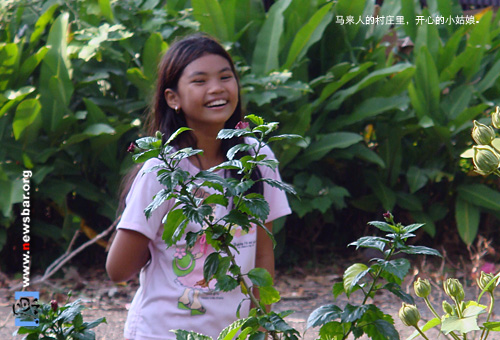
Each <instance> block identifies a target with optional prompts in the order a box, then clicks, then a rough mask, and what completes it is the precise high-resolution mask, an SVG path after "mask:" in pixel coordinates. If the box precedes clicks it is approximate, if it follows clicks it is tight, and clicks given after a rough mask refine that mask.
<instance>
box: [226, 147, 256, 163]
mask: <svg viewBox="0 0 500 340" xmlns="http://www.w3.org/2000/svg"><path fill="white" fill-rule="evenodd" d="M255 146H256V144H251V145H250V144H237V145H235V146H233V147H232V148H231V149H229V150H228V151H227V153H226V156H227V159H228V160H232V159H233V158H234V156H235V155H236V153H238V152H240V151H249V150H252V149H253V148H254V147H255Z"/></svg>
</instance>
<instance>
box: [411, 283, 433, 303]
mask: <svg viewBox="0 0 500 340" xmlns="http://www.w3.org/2000/svg"><path fill="white" fill-rule="evenodd" d="M413 288H414V289H415V294H416V295H417V296H418V297H421V298H424V299H425V298H426V297H428V296H429V294H430V293H431V284H430V283H429V280H426V279H425V280H421V279H420V278H418V279H417V281H415V282H414V283H413Z"/></svg>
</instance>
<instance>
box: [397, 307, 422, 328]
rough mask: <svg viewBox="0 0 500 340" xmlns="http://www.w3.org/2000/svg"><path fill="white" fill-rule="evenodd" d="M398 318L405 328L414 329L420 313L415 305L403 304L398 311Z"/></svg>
mask: <svg viewBox="0 0 500 340" xmlns="http://www.w3.org/2000/svg"><path fill="white" fill-rule="evenodd" d="M399 318H400V319H401V321H402V322H403V323H404V324H405V325H406V326H413V327H416V326H417V325H418V322H419V321H420V312H419V311H418V309H417V307H416V306H415V305H410V304H407V303H404V302H403V305H402V306H401V309H400V310H399Z"/></svg>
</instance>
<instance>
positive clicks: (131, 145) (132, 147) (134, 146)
mask: <svg viewBox="0 0 500 340" xmlns="http://www.w3.org/2000/svg"><path fill="white" fill-rule="evenodd" d="M135 149H137V146H136V145H135V143H130V145H129V146H128V148H127V152H130V153H133V152H134V151H135Z"/></svg>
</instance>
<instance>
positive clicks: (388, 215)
mask: <svg viewBox="0 0 500 340" xmlns="http://www.w3.org/2000/svg"><path fill="white" fill-rule="evenodd" d="M382 216H384V219H385V220H386V221H387V222H390V221H391V220H392V218H393V216H392V214H391V212H390V211H387V212H386V213H384V214H382Z"/></svg>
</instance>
